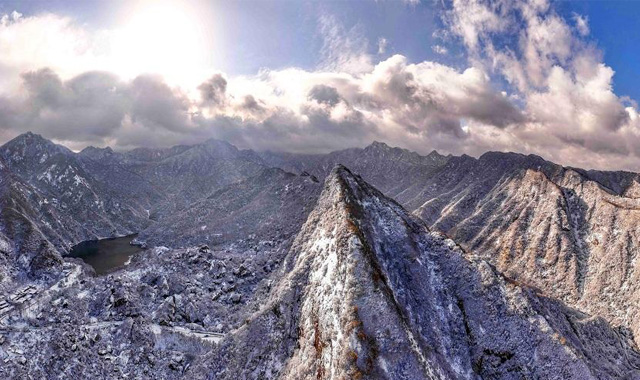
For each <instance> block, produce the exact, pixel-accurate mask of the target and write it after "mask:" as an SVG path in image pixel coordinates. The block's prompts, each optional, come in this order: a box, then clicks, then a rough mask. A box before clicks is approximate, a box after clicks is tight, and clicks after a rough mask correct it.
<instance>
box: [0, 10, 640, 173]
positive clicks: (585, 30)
mask: <svg viewBox="0 0 640 380" xmlns="http://www.w3.org/2000/svg"><path fill="white" fill-rule="evenodd" d="M638 19H640V2H632V1H564V2H558V3H555V2H551V3H548V2H547V1H546V0H528V1H506V0H441V1H433V0H422V1H420V0H406V1H400V0H397V1H393V0H390V1H373V0H371V1H365V0H362V1H330V2H307V1H293V0H290V1H286V0H279V1H267V0H260V1H258V0H256V1H205V0H193V1H178V0H157V1H152V0H139V1H124V0H110V1H91V0H85V1H79V0H78V1H63V0H47V1H37V0H31V1H14V0H0V20H1V21H0V142H2V141H6V140H7V139H9V138H12V137H13V136H15V135H17V134H19V133H22V132H25V131H26V130H32V131H34V132H38V133H41V134H43V135H44V136H45V137H49V138H52V139H54V140H56V141H59V142H62V143H65V144H67V145H70V146H71V147H73V148H76V149H80V148H82V147H84V146H87V145H90V144H93V145H99V146H104V145H111V146H114V147H116V148H123V149H124V148H130V147H134V146H140V145H150V146H167V145H172V144H177V143H194V142H197V141H201V140H202V139H205V138H211V137H214V138H222V139H226V140H229V141H230V142H232V143H234V144H236V145H239V146H240V147H246V148H254V149H273V150H289V151H296V152H324V151H329V150H333V149H341V148H346V147H350V146H363V145H366V144H368V143H370V142H371V141H372V140H383V141H387V142H389V143H390V144H393V145H398V146H403V147H407V148H410V149H413V150H416V151H419V152H428V151H430V150H431V149H437V150H439V151H441V152H443V153H449V152H450V153H454V154H461V153H467V154H472V155H479V154H482V153H483V152H485V151H488V150H510V151H518V152H523V153H535V154H539V155H542V156H543V157H546V158H549V159H552V160H554V161H557V162H560V163H563V164H569V165H577V166H582V167H588V168H592V167H593V168H626V169H632V170H640V120H639V119H638V116H637V109H638V106H637V104H636V102H635V100H637V99H640V86H639V84H640V83H638V82H639V81H640V80H639V79H638V78H640V76H639V75H638V71H639V68H638V65H637V62H640V50H639V49H637V46H638V42H640V41H639V40H640V33H638V30H637V29H638V26H637V25H636V23H637V20H638Z"/></svg>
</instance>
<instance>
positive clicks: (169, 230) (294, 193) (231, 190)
mask: <svg viewBox="0 0 640 380" xmlns="http://www.w3.org/2000/svg"><path fill="white" fill-rule="evenodd" d="M321 187H322V186H321V184H320V183H319V181H318V180H317V178H315V177H313V176H309V175H301V176H298V175H295V174H291V173H288V172H285V171H283V170H282V169H275V168H274V169H264V170H263V171H262V172H261V173H260V174H258V175H256V176H254V177H250V178H248V179H246V180H243V181H240V182H236V183H233V184H231V185H228V186H226V187H223V188H222V189H220V190H217V191H215V192H213V193H212V194H211V195H209V196H208V197H205V198H202V199H201V200H198V201H195V202H194V203H193V204H192V205H191V206H189V207H187V208H186V209H185V210H182V211H178V212H176V213H174V214H172V215H170V216H168V217H166V218H164V219H162V220H160V221H159V222H158V223H156V224H154V225H152V226H150V227H149V228H147V229H145V230H143V231H142V232H141V233H140V235H139V236H138V241H140V242H145V244H147V245H149V246H155V245H164V246H169V247H174V248H177V247H188V246H193V245H198V244H209V245H216V244H223V243H231V242H237V241H244V242H247V243H251V244H256V243H259V242H268V243H270V244H275V243H277V242H281V241H283V240H285V239H288V238H290V237H291V236H292V235H294V234H295V233H296V232H297V231H298V230H299V229H300V226H301V225H302V224H303V223H304V221H305V220H306V218H307V215H308V214H309V212H310V211H311V209H312V208H313V206H314V205H315V202H316V199H317V197H318V194H319V192H320V189H321Z"/></svg>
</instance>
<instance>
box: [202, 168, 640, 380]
mask: <svg viewBox="0 0 640 380" xmlns="http://www.w3.org/2000/svg"><path fill="white" fill-rule="evenodd" d="M262 305H263V306H262V308H261V309H260V311H259V312H257V313H256V314H254V315H253V316H252V317H251V318H250V319H249V320H248V321H247V324H246V325H244V326H243V327H241V328H240V329H239V330H237V331H236V332H235V333H234V334H232V335H231V336H230V337H229V338H228V339H226V340H224V341H223V343H221V346H220V348H219V349H217V350H215V351H214V352H212V353H211V354H210V355H209V356H208V357H206V358H205V359H203V361H202V362H201V363H199V364H198V365H196V366H195V367H194V368H193V371H194V372H195V373H201V372H205V373H207V375H208V376H209V377H212V378H237V377H241V378H247V379H259V378H260V379H262V378H280V379H308V378H315V379H342V378H352V379H357V378H376V379H451V378H457V379H478V378H576V379H578V378H580V379H591V378H612V377H609V376H611V374H614V376H613V377H616V378H618V377H624V376H639V375H640V373H638V372H637V370H636V368H638V365H640V355H639V354H638V352H636V351H635V350H634V349H633V348H632V347H633V343H632V342H630V341H628V340H627V339H625V338H623V335H619V334H618V333H617V332H616V331H615V330H614V329H612V328H611V327H610V326H608V325H607V324H606V323H605V322H604V321H603V320H599V319H596V320H594V319H591V318H589V317H588V316H587V315H584V314H582V313H579V312H577V311H575V310H572V309H570V308H568V307H566V306H564V305H562V304H561V303H559V302H557V301H554V300H551V299H548V298H545V297H543V296H540V295H538V294H537V293H536V291H535V290H534V289H530V288H526V287H521V286H520V285H518V284H515V283H513V282H510V281H508V280H507V279H505V278H504V277H503V276H502V275H501V274H500V273H499V272H497V271H496V270H495V268H494V267H493V266H491V265H489V264H488V263H487V262H485V261H482V260H471V261H469V260H468V259H466V258H465V257H464V255H463V252H462V251H461V249H460V248H459V247H458V246H456V244H455V243H454V242H453V241H451V240H449V239H447V238H446V237H444V236H443V235H441V234H439V233H435V232H431V231H429V229H428V228H427V227H426V225H425V224H424V223H423V222H421V221H420V220H419V219H417V218H415V217H413V216H411V215H410V214H409V213H407V212H406V211H405V210H404V209H403V208H402V207H401V206H400V205H398V204H397V203H396V202H394V201H393V200H391V199H389V198H387V197H385V196H384V195H383V194H382V193H380V192H379V191H378V190H376V189H375V188H373V187H371V186H370V185H368V184H367V183H366V182H364V181H363V180H362V179H361V178H360V177H358V176H356V175H354V174H352V173H351V172H350V171H349V170H348V169H346V168H345V167H343V166H337V167H336V168H335V169H334V170H333V171H332V172H331V174H330V175H329V176H328V177H327V179H326V181H325V186H324V190H323V192H322V195H321V196H320V198H319V200H318V203H317V206H316V208H315V209H314V210H313V212H311V214H310V215H309V218H308V220H307V222H306V224H305V225H304V226H303V227H302V229H301V231H300V233H299V234H298V236H297V238H296V241H295V242H294V244H293V246H292V248H291V250H290V253H289V255H288V256H287V258H286V260H285V262H284V264H283V268H282V269H281V274H280V276H279V281H278V283H277V285H276V286H274V287H273V289H272V291H271V295H270V296H269V298H268V300H266V301H265V302H264V303H262ZM593 337H597V340H594V338H593ZM634 371H636V372H634ZM192 373H193V372H192Z"/></svg>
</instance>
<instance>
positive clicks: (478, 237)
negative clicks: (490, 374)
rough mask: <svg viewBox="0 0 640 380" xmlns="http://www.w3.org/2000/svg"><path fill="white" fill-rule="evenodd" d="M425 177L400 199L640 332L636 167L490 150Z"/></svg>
mask: <svg viewBox="0 0 640 380" xmlns="http://www.w3.org/2000/svg"><path fill="white" fill-rule="evenodd" d="M596 179H597V180H598V181H601V182H598V181H596ZM424 183H428V184H429V185H427V186H425V191H423V192H421V193H419V194H418V195H416V196H415V197H413V198H412V199H411V200H407V199H402V197H399V198H400V199H399V200H400V201H404V204H405V205H406V206H407V207H408V208H409V209H415V211H414V213H415V214H416V215H418V216H420V217H421V218H422V219H424V220H425V221H426V222H427V223H428V224H429V225H431V226H433V227H434V228H435V229H438V230H440V231H444V232H446V233H447V234H448V235H449V236H451V237H452V238H453V239H454V240H456V241H457V242H459V243H460V244H462V245H463V246H464V247H466V248H467V249H470V250H472V251H474V252H477V253H478V254H480V255H482V256H483V257H484V258H486V259H487V260H489V261H491V262H492V263H494V264H495V265H496V266H497V267H498V269H499V270H501V271H503V272H504V273H505V274H507V275H508V276H509V277H511V278H513V279H515V280H517V281H521V282H525V283H528V284H531V285H533V286H536V287H539V288H540V289H542V290H543V291H544V292H545V293H547V294H549V295H550V296H553V297H557V298H560V299H562V300H564V301H565V302H568V303H569V304H570V305H572V306H575V307H578V308H580V309H581V310H583V311H586V312H588V313H590V314H594V315H599V316H602V317H605V318H606V319H607V320H608V321H609V322H611V323H613V324H614V325H619V326H626V327H628V328H630V329H631V330H632V331H633V333H634V335H635V337H636V341H637V342H639V340H638V337H640V322H639V321H637V319H636V318H635V316H636V315H637V313H638V312H639V311H640V310H638V306H637V305H638V303H639V302H638V301H640V288H639V285H638V283H639V282H638V279H639V277H640V267H639V266H638V264H637V247H638V246H639V243H640V239H639V238H640V236H638V232H637V228H636V226H637V224H638V222H640V213H639V212H640V203H638V202H639V199H638V193H637V189H638V188H639V187H640V185H639V184H638V176H637V174H633V173H624V172H620V173H616V172H596V171H590V172H586V171H583V170H576V169H571V168H563V167H561V166H559V165H555V164H553V163H550V162H547V161H544V160H542V159H541V158H539V157H536V156H522V155H516V154H513V153H511V154H504V153H487V154H485V155H483V156H482V157H480V159H478V160H475V159H472V158H467V159H463V158H453V159H451V160H450V161H449V162H448V163H447V165H445V166H444V167H443V168H442V169H440V170H439V171H438V172H436V173H435V175H434V176H432V177H430V178H428V179H426V180H424Z"/></svg>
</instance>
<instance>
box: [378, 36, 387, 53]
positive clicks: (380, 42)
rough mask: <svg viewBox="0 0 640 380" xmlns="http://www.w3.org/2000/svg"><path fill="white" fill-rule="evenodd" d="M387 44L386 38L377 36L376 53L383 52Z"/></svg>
mask: <svg viewBox="0 0 640 380" xmlns="http://www.w3.org/2000/svg"><path fill="white" fill-rule="evenodd" d="M387 45H389V41H387V39H386V38H384V37H380V38H378V54H380V55H381V54H384V53H386V52H387Z"/></svg>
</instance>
